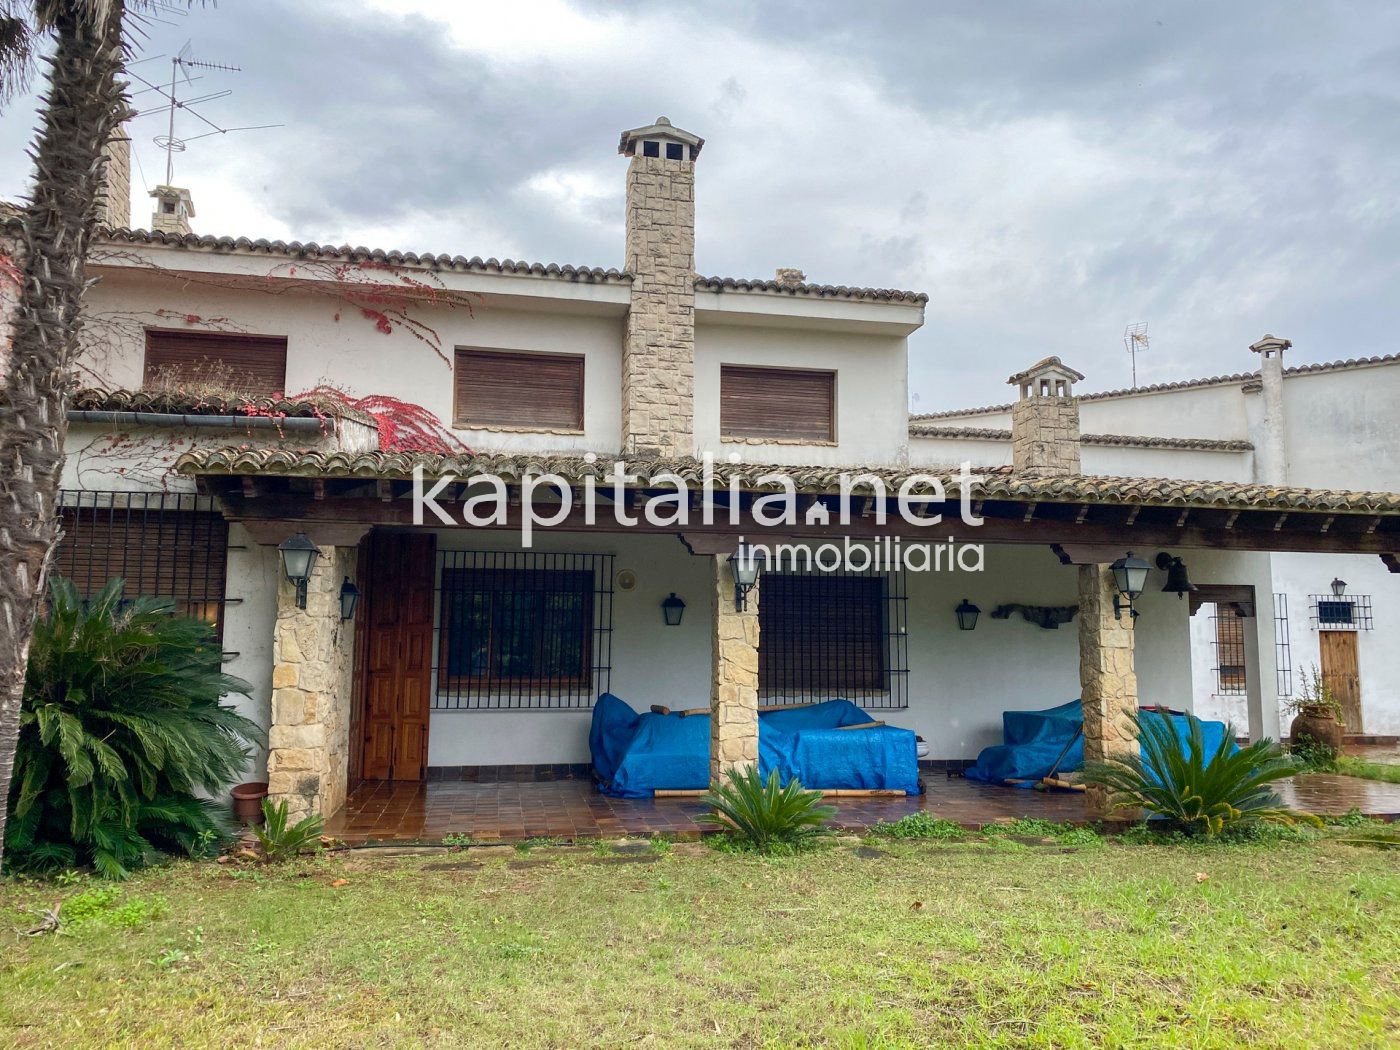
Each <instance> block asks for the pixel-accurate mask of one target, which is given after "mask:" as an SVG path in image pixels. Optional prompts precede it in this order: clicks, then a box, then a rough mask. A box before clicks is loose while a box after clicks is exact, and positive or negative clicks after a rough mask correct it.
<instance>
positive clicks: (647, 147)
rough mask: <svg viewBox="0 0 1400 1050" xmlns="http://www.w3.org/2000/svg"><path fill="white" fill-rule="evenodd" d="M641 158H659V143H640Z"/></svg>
mask: <svg viewBox="0 0 1400 1050" xmlns="http://www.w3.org/2000/svg"><path fill="white" fill-rule="evenodd" d="M642 156H643V157H659V156H661V143H659V142H643V143H642Z"/></svg>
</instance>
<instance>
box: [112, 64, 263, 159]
mask: <svg viewBox="0 0 1400 1050" xmlns="http://www.w3.org/2000/svg"><path fill="white" fill-rule="evenodd" d="M191 70H208V71H211V72H217V73H241V72H243V70H242V69H241V68H240V67H238V66H231V65H226V64H225V63H222V62H205V61H203V60H201V59H197V58H194V57H193V56H192V55H191V52H190V41H188V40H187V41H185V46H184V47H182V48H180V51H179V53H178V54H176V55H173V56H172V57H171V59H170V86H169V87H168V88H167V87H165V86H163V85H161V84H153V83H152V82H151V81H149V80H147V79H146V78H145V77H143V76H141V75H140V74H139V73H134V72H132V71H131V69H130V68H129V67H128V69H127V70H126V72H127V74H128V75H129V76H130V77H131V78H132V79H134V80H139V81H140V82H141V83H142V84H145V85H146V87H145V89H144V90H143V91H141V92H137V94H144V93H145V91H154V92H155V93H156V94H158V95H160V96H161V98H163V99H164V100H165V101H164V102H162V103H161V104H160V105H158V106H154V107H152V108H150V109H146V110H142V111H141V112H139V113H137V114H136V116H137V117H144V116H148V115H149V114H152V113H168V114H169V122H168V124H167V126H166V131H165V134H164V135H157V136H156V137H155V139H154V141H155V144H156V145H157V146H159V147H160V148H161V149H163V150H165V185H167V186H169V185H170V184H171V183H172V182H174V181H175V154H177V153H184V152H185V148H186V146H187V145H188V144H189V143H191V142H194V141H196V140H197V139H204V138H208V137H209V136H211V135H227V134H228V133H229V132H231V131H262V130H264V129H266V128H280V127H282V126H283V125H281V124H251V125H248V126H246V127H238V128H225V127H221V126H220V125H218V124H216V123H215V122H214V121H212V120H210V119H209V118H208V117H206V116H205V115H204V114H203V113H201V112H200V111H199V110H197V109H196V108H195V107H196V106H200V105H203V104H204V103H206V102H215V101H217V100H218V99H221V98H227V97H228V96H229V95H232V94H233V92H232V91H231V90H230V89H228V88H225V89H223V90H222V91H211V92H209V93H208V94H205V95H196V96H194V97H193V98H183V99H182V98H180V97H179V94H180V91H181V89H182V88H188V87H189V86H190V85H192V84H193V83H194V82H195V81H196V80H202V79H203V78H204V75H203V73H196V74H194V75H191V72H190V71H191ZM177 111H180V112H184V113H188V114H189V115H190V116H192V117H194V118H195V119H196V120H198V121H199V122H200V123H202V124H204V125H205V126H206V127H207V128H208V129H209V130H207V131H202V132H200V134H198V135H189V136H187V137H185V138H181V137H179V136H177V135H176V134H175V114H176V112H177Z"/></svg>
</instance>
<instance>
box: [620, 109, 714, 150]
mask: <svg viewBox="0 0 1400 1050" xmlns="http://www.w3.org/2000/svg"><path fill="white" fill-rule="evenodd" d="M643 139H658V140H661V141H667V142H679V143H681V144H682V145H684V146H689V147H690V149H689V151H688V152H689V154H690V156H689V159H690V160H695V158H697V157H698V156H700V148H701V147H702V146H704V145H705V140H704V139H702V138H701V137H700V136H699V135H693V134H691V133H690V132H689V131H682V130H681V129H680V128H678V127H676V126H675V125H674V124H672V123H671V122H670V121H669V120H667V119H666V118H665V117H657V118H656V121H655V122H654V123H651V124H648V125H646V126H645V127H641V128H632V129H631V130H630V131H624V132H623V133H622V137H621V138H620V139H619V140H618V143H617V152H619V153H621V154H622V155H623V156H625V157H630V156H632V155H633V154H635V153H636V152H637V143H638V142H640V141H642V140H643Z"/></svg>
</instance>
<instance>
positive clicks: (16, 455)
mask: <svg viewBox="0 0 1400 1050" xmlns="http://www.w3.org/2000/svg"><path fill="white" fill-rule="evenodd" d="M159 2H160V0H31V2H30V3H20V2H17V0H0V104H3V103H5V102H8V101H9V100H10V99H12V98H13V97H14V95H15V94H16V93H17V92H18V91H19V90H20V89H21V88H22V87H23V86H24V84H25V82H26V73H27V71H28V68H29V62H30V56H31V54H33V53H34V52H36V51H37V50H38V45H39V44H40V43H41V42H43V41H48V42H50V44H51V47H50V48H49V52H48V53H47V54H46V55H45V56H44V58H43V63H44V65H45V66H46V73H45V79H46V86H45V91H44V94H43V96H42V98H41V100H40V102H41V106H40V123H39V128H38V131H37V132H36V135H35V139H34V144H33V146H32V147H31V150H30V156H32V157H33V159H34V165H35V173H34V182H33V188H32V190H31V191H30V196H29V199H28V201H26V202H25V203H24V205H23V207H22V209H21V212H20V218H19V223H18V225H19V230H18V233H17V236H16V237H15V238H13V240H14V242H15V243H13V244H12V245H0V254H10V253H11V252H12V253H13V254H14V255H15V256H17V257H16V258H14V259H13V260H12V262H13V270H9V268H7V270H9V272H12V273H14V274H17V279H18V282H19V287H18V288H17V289H15V290H14V296H13V297H14V299H16V300H17V302H16V303H15V306H14V309H13V318H12V319H6V320H7V321H8V325H9V327H10V347H9V353H8V360H6V361H4V362H3V369H4V378H3V382H0V851H3V848H4V847H3V842H4V829H5V823H4V822H5V813H6V810H7V808H8V807H7V805H6V804H5V803H6V802H7V800H8V798H9V793H10V780H11V774H12V773H13V770H14V756H15V744H16V741H17V739H18V734H19V714H20V701H21V699H22V698H23V694H24V680H25V668H26V665H27V662H28V657H29V641H30V637H31V634H32V631H33V626H34V617H35V614H36V612H37V611H38V608H39V603H40V600H41V596H42V595H43V593H44V589H45V588H44V578H45V574H46V572H47V569H48V562H49V556H50V553H51V551H52V550H53V547H54V544H55V543H56V542H57V541H58V537H59V524H58V514H57V509H56V503H57V500H58V487H59V477H60V472H61V470H62V467H63V441H64V438H65V436H66V435H67V431H68V424H67V420H66V417H65V409H66V407H67V406H66V402H67V393H68V386H69V382H70V378H69V377H70V374H71V365H72V361H73V357H74V354H75V353H76V350H77V346H78V332H79V329H80V328H81V325H82V303H83V291H84V289H85V287H86V285H87V274H86V266H85V261H86V256H87V251H88V245H89V243H90V242H91V240H92V237H93V234H94V233H95V231H96V229H97V223H98V214H99V210H98V209H99V195H100V193H101V189H102V186H103V180H104V176H105V162H104V157H103V151H104V147H105V146H106V144H107V142H108V140H110V139H111V138H113V136H114V134H115V133H116V131H117V129H118V127H119V126H120V123H121V120H122V118H123V117H124V116H125V115H126V113H127V111H128V107H127V102H126V85H125V84H124V83H123V82H122V81H121V80H120V79H119V77H120V74H121V71H122V68H123V65H124V64H125V61H126V58H127V54H128V51H127V44H126V40H125V38H124V36H123V19H124V17H125V15H126V12H127V8H128V7H133V8H136V7H142V6H151V5H153V4H157V3H159ZM5 239H6V240H7V241H9V240H11V238H9V237H6V238H5ZM0 860H3V853H0Z"/></svg>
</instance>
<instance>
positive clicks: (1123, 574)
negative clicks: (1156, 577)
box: [1109, 551, 1152, 620]
mask: <svg viewBox="0 0 1400 1050" xmlns="http://www.w3.org/2000/svg"><path fill="white" fill-rule="evenodd" d="M1109 568H1110V569H1111V570H1112V571H1113V583H1114V586H1116V587H1117V588H1118V593H1117V594H1115V595H1114V596H1113V618H1114V619H1115V620H1121V619H1122V618H1123V609H1124V608H1126V609H1127V610H1128V615H1129V616H1131V617H1133V618H1136V617H1137V614H1138V613H1137V610H1136V609H1134V608H1133V602H1134V601H1136V600H1137V599H1138V598H1139V597H1141V596H1142V591H1143V588H1145V587H1146V586H1147V574H1148V573H1149V572H1151V571H1152V566H1151V565H1148V564H1147V562H1145V561H1143V560H1142V559H1141V558H1139V557H1137V556H1136V555H1134V554H1133V552H1132V551H1129V552H1128V553H1127V555H1126V556H1124V557H1122V558H1119V559H1118V560H1117V561H1116V562H1114V563H1113V564H1112V565H1110V566H1109ZM1120 599H1127V604H1126V606H1125V605H1124V604H1123V602H1122V601H1120Z"/></svg>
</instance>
